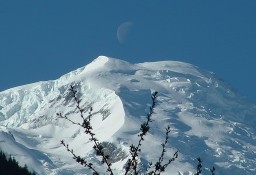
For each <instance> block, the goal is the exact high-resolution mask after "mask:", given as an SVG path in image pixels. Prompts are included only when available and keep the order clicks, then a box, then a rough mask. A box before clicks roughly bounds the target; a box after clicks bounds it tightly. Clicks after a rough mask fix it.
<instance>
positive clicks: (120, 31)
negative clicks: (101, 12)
mask: <svg viewBox="0 0 256 175" xmlns="http://www.w3.org/2000/svg"><path fill="white" fill-rule="evenodd" d="M132 27H133V22H131V21H126V22H123V23H122V24H120V25H119V26H118V28H117V32H116V37H117V40H118V42H119V43H120V44H123V43H125V41H126V40H127V37H128V35H129V33H130V32H131V29H132Z"/></svg>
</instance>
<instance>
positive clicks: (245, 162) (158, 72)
mask: <svg viewBox="0 0 256 175" xmlns="http://www.w3.org/2000/svg"><path fill="white" fill-rule="evenodd" d="M70 85H74V86H75V87H76V88H77V89H78V91H79V94H78V95H79V98H80V99H81V100H82V101H81V105H82V107H83V108H85V109H86V111H87V110H88V109H89V107H91V106H92V107H93V112H94V115H93V118H92V126H93V129H94V132H95V133H96V136H97V138H98V139H99V140H100V141H102V142H104V143H106V144H107V145H110V146H112V147H114V148H115V149H114V150H115V151H113V152H112V154H113V157H115V158H114V160H113V168H114V169H115V172H116V173H117V174H122V167H123V166H124V164H125V163H126V161H127V153H128V150H129V146H130V145H131V144H132V143H137V141H138V137H137V135H138V133H139V127H140V124H141V123H142V122H143V121H145V115H146V113H147V111H148V107H149V104H150V103H151V98H150V94H151V93H152V92H153V91H158V92H159V95H158V98H157V106H156V108H155V114H154V115H153V119H154V122H153V123H152V124H151V130H150V133H149V134H148V135H147V137H146V139H145V141H144V142H143V151H142V154H141V160H140V161H141V169H143V168H144V167H145V165H146V164H147V162H148V161H154V160H156V159H157V158H158V157H159V155H160V151H161V146H160V144H161V141H163V140H164V133H165V127H166V126H167V125H170V126H171V128H172V132H171V134H170V140H169V143H168V150H167V154H166V155H167V156H169V157H170V156H171V155H172V154H173V153H174V152H175V151H176V150H178V151H179V158H178V159H177V160H176V161H175V162H174V163H173V164H171V165H170V166H169V168H168V169H167V172H166V174H173V175H175V174H179V172H180V174H183V173H184V174H189V172H195V167H196V164H197V162H196V160H195V159H196V158H197V157H201V158H202V159H203V165H204V167H209V168H210V167H212V166H213V165H214V166H215V167H216V169H217V172H216V174H217V175H219V174H225V175H231V174H232V175H235V174H237V175H241V174H248V175H253V174H255V172H256V168H255V165H256V154H255V152H256V130H255V127H254V126H255V124H256V117H255V113H256V105H254V104H250V103H249V102H247V101H246V99H244V98H242V97H241V96H240V95H239V94H237V93H236V92H234V91H232V89H231V88H230V87H229V86H228V85H226V84H225V83H224V82H222V81H221V80H219V79H218V78H216V76H215V75H214V74H213V73H209V72H206V71H203V70H200V69H199V68H197V67H196V66H193V65H191V64H187V63H182V62H177V61H159V62H147V63H139V64H130V63H128V62H125V61H122V60H118V59H114V58H109V57H105V56H100V57H98V58H97V59H95V60H94V61H93V62H92V63H90V64H88V65H86V66H85V67H82V68H79V69H77V70H75V71H72V72H70V73H68V74H66V75H63V76H62V77H60V78H59V79H57V80H51V81H44V82H37V83H33V84H29V85H24V86H20V87H15V88H12V89H8V90H6V91H3V92H0V126H1V127H0V148H1V149H2V150H4V151H5V152H7V153H8V154H11V155H12V156H14V157H15V158H16V159H17V160H19V161H20V162H21V163H22V164H27V165H28V167H29V168H30V169H33V170H35V171H36V172H38V173H39V174H42V175H46V174H50V175H72V174H91V173H90V171H88V170H87V169H85V168H83V167H82V166H79V165H78V164H77V163H76V162H75V161H74V160H73V159H72V156H71V155H70V154H69V153H68V152H67V151H66V150H65V148H64V147H63V146H61V144H60V140H62V139H63V140H65V142H66V143H69V145H70V147H71V148H73V149H74V150H75V152H76V153H79V154H80V155H81V156H84V157H86V158H87V159H88V160H91V161H92V162H93V163H94V164H95V166H97V167H99V168H100V170H101V171H102V173H103V174H104V172H105V170H104V168H102V165H101V164H100V163H99V159H98V158H97V157H95V156H94V154H93V150H92V144H91V143H90V142H89V140H88V136H86V135H85V134H84V132H83V130H82V129H80V128H79V127H78V126H75V125H72V124H71V123H70V122H68V121H66V120H64V119H60V118H58V117H57V116H56V113H58V112H62V113H63V114H66V115H67V116H68V117H70V118H71V119H72V120H74V121H77V122H79V121H80V118H79V114H78V111H77V110H76V109H75V103H74V100H73V99H72V97H71V94H70V92H69V91H68V88H69V87H70ZM85 115H86V114H85ZM152 150H155V151H152ZM208 173H209V172H208ZM204 174H207V169H206V170H204Z"/></svg>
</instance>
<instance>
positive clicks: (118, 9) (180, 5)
mask: <svg viewBox="0 0 256 175" xmlns="http://www.w3.org/2000/svg"><path fill="white" fill-rule="evenodd" d="M255 9H256V1H255V0H214V1H213V0H175V1H174V0H161V1H156V0H140V1H138V0H129V1H122V0H116V1H112V0H107V1H105V0H101V1H99V0H90V1H89V0H75V1H70V0H24V1H21V0H0V66H1V67H0V75H1V76H0V82H1V83H0V91H2V90H5V89H7V88H11V87H14V86H18V85H23V84H27V83H32V82H37V81H41V80H50V79H56V78H58V77H59V76H61V75H63V74H64V73H67V72H69V71H71V70H74V69H76V68H79V67H82V66H84V65H86V64H88V63H89V62H91V61H92V60H93V59H94V58H96V57H97V56H99V55H107V56H111V57H115V58H121V59H123V60H126V61H129V62H132V63H136V62H145V61H159V60H167V59H170V60H179V61H184V62H189V63H192V64H194V65H197V66H199V67H200V68H202V69H205V70H209V71H213V72H215V73H216V74H217V75H218V77H220V78H222V79H223V80H224V81H226V82H227V83H229V84H230V85H231V86H232V87H233V88H234V89H235V90H237V91H239V92H240V93H241V94H243V95H245V96H247V97H248V98H249V99H250V100H252V101H254V102H256V92H255V89H256V81H255V77H256V69H255V66H256V60H255V59H256V10H255ZM127 21H129V22H131V23H132V24H133V25H132V26H131V27H130V28H129V31H128V33H127V34H125V35H123V40H124V42H122V43H120V42H119V41H118V39H117V36H116V34H117V29H118V27H119V26H120V25H121V24H122V23H124V22H127ZM127 30H128V29H127Z"/></svg>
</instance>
